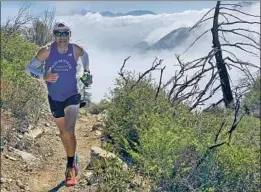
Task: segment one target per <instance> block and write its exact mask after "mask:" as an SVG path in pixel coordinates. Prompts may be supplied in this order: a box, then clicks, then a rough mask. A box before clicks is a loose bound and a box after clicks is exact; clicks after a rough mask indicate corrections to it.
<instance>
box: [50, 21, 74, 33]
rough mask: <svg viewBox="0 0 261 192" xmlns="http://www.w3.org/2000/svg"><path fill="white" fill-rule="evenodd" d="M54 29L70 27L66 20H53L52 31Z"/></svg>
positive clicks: (67, 28)
mask: <svg viewBox="0 0 261 192" xmlns="http://www.w3.org/2000/svg"><path fill="white" fill-rule="evenodd" d="M56 30H69V31H70V30H71V29H70V26H69V25H68V23H67V22H65V21H58V22H55V24H54V26H53V31H56Z"/></svg>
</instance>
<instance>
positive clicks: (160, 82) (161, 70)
mask: <svg viewBox="0 0 261 192" xmlns="http://www.w3.org/2000/svg"><path fill="white" fill-rule="evenodd" d="M165 68H166V66H164V67H163V68H162V69H160V81H159V86H158V88H157V92H156V95H155V101H157V99H158V95H159V91H160V88H161V84H162V76H163V71H164V70H165Z"/></svg>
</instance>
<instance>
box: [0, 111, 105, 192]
mask: <svg viewBox="0 0 261 192" xmlns="http://www.w3.org/2000/svg"><path fill="white" fill-rule="evenodd" d="M81 110H82V111H81V112H80V115H79V118H78V121H77V124H76V134H77V151H78V153H79V174H78V177H77V178H78V179H77V180H78V184H77V185H76V186H73V187H69V188H67V187H65V186H64V182H63V180H64V171H65V165H66V155H65V151H64V148H63V145H62V143H61V140H60V137H59V134H58V130H57V128H56V126H55V124H54V122H51V125H50V126H49V127H48V128H47V130H46V131H45V133H44V134H42V136H41V137H40V138H38V139H36V140H35V141H34V147H32V154H33V155H35V156H36V157H39V156H42V157H44V158H41V161H40V163H38V165H35V166H31V167H30V168H28V166H27V165H26V164H25V163H24V162H23V163H22V162H20V161H21V159H19V157H17V156H15V155H14V154H12V153H11V152H10V153H9V156H12V157H15V158H16V159H17V161H13V160H10V159H8V158H5V162H4V163H3V164H4V165H6V166H4V167H5V169H4V171H3V173H4V174H5V175H4V177H5V178H6V180H7V184H6V183H4V184H5V186H4V185H2V186H1V188H2V187H3V188H2V189H3V190H2V191H26V192H27V191H28V192H48V191H50V192H54V191H59V192H62V191H64V192H69V191H76V192H77V191H79V192H80V191H81V192H88V191H91V190H90V188H89V187H88V186H87V184H86V179H85V173H86V167H87V165H88V163H89V162H90V154H91V147H92V146H100V139H99V137H98V136H96V134H95V132H94V131H92V127H93V125H95V124H96V123H97V122H98V121H99V120H100V118H99V117H100V116H99V115H91V114H89V113H88V112H86V111H84V110H83V109H81ZM7 153H8V152H6V154H7ZM36 154H37V155H36ZM4 155H5V154H1V157H2V156H4ZM2 158H4V157H2ZM1 167H2V166H1ZM26 167H27V168H26ZM28 169H29V170H28ZM8 179H9V181H8ZM10 179H11V180H12V181H11V180H10ZM17 180H20V181H21V183H22V185H23V186H19V184H17ZM8 185H9V186H8Z"/></svg>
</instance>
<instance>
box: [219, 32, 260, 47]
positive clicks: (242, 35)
mask: <svg viewBox="0 0 261 192" xmlns="http://www.w3.org/2000/svg"><path fill="white" fill-rule="evenodd" d="M219 31H221V32H222V34H223V32H225V33H233V34H236V35H238V36H241V37H245V38H246V39H248V40H250V41H252V42H253V43H255V44H256V45H257V46H260V43H258V42H256V41H255V40H254V39H253V38H251V37H249V36H246V35H244V34H241V33H238V32H235V31H234V30H233V29H231V30H226V29H219Z"/></svg>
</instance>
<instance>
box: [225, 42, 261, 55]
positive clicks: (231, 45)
mask: <svg viewBox="0 0 261 192" xmlns="http://www.w3.org/2000/svg"><path fill="white" fill-rule="evenodd" d="M240 45H245V46H251V47H254V48H256V49H258V50H260V48H258V47H256V46H254V45H252V44H248V43H235V44H227V43H225V44H221V46H230V47H236V48H238V49H241V50H242V51H245V52H247V53H250V54H252V55H254V56H257V57H258V58H259V56H258V54H256V53H253V52H252V51H248V50H246V49H244V48H243V47H241V46H240Z"/></svg>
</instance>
